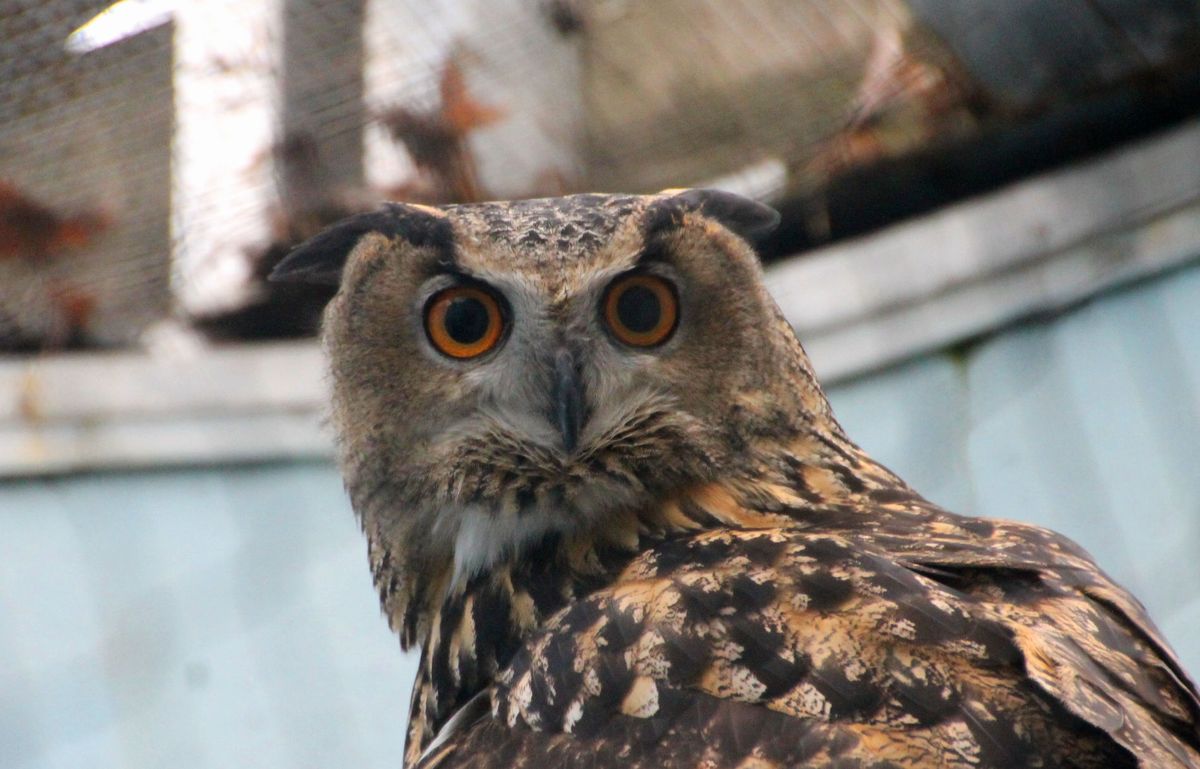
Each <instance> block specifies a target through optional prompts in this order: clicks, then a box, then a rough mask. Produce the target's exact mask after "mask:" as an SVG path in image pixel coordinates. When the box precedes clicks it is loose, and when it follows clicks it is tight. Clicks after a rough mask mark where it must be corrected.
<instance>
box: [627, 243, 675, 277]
mask: <svg viewBox="0 0 1200 769" xmlns="http://www.w3.org/2000/svg"><path fill="white" fill-rule="evenodd" d="M670 261H671V252H670V251H669V250H668V249H667V245H666V243H663V242H662V240H661V239H660V238H654V239H653V240H652V241H651V242H649V243H647V244H646V246H645V247H644V248H643V249H642V251H641V253H639V254H638V255H637V259H636V260H635V261H634V269H635V270H636V269H639V268H643V267H647V266H649V265H652V264H665V263H669V262H670Z"/></svg>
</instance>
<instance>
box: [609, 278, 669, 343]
mask: <svg viewBox="0 0 1200 769" xmlns="http://www.w3.org/2000/svg"><path fill="white" fill-rule="evenodd" d="M617 318H618V319H620V321H621V325H623V326H624V327H625V328H626V329H628V330H629V331H632V332H633V333H635V334H645V333H647V332H650V331H653V330H654V329H656V328H657V327H658V322H659V320H661V319H662V306H661V305H660V304H659V302H658V295H657V294H655V293H654V292H653V291H651V290H650V289H648V288H646V287H645V286H630V287H629V288H627V289H625V290H624V291H622V292H621V295H620V296H619V297H617Z"/></svg>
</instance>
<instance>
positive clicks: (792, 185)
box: [0, 0, 1200, 351]
mask: <svg viewBox="0 0 1200 769" xmlns="http://www.w3.org/2000/svg"><path fill="white" fill-rule="evenodd" d="M0 24H2V25H3V34H2V36H0V348H3V349H5V350H9V351H13V350H30V349H38V348H51V349H56V348H62V347H71V346H96V345H100V346H111V345H130V344H134V343H136V342H137V341H138V340H139V339H142V338H143V337H144V335H145V333H146V331H147V329H150V328H152V327H154V326H155V325H156V324H160V323H162V322H163V321H165V320H168V319H170V320H173V321H174V322H176V323H179V324H183V325H185V326H187V327H194V328H197V329H199V330H200V331H202V332H203V333H205V334H207V335H209V336H212V337H217V338H223V339H247V338H262V337H279V336H294V335H304V334H311V333H312V332H313V331H314V329H315V327H316V324H317V317H318V315H319V311H320V308H321V307H322V306H323V303H324V302H325V301H326V300H327V299H328V292H325V291H321V290H312V289H296V288H289V289H286V290H285V289H279V288H278V287H272V286H269V285H268V284H267V283H266V282H265V280H264V277H265V275H266V273H267V272H268V271H269V269H270V267H271V266H272V265H273V263H274V262H275V261H277V260H278V259H279V258H280V257H281V256H282V255H283V254H284V253H286V251H287V249H288V248H289V247H290V246H291V245H293V244H294V243H296V242H298V241H299V240H301V239H303V238H305V237H307V236H309V235H312V234H314V233H315V232H316V231H317V230H319V229H320V228H321V227H323V226H324V225H326V224H329V223H331V222H332V221H334V220H336V219H338V218H340V217H342V216H345V215H347V214H350V213H354V212H356V211H360V210H364V209H369V208H373V207H374V206H375V205H377V203H378V201H380V200H382V199H394V200H395V199H398V200H414V201H421V202H435V203H441V202H459V201H470V200H477V199H482V198H493V197H524V196H536V195H546V194H559V193H564V192H570V191H579V190H585V189H602V190H615V189H622V190H633V191H652V190H655V189H660V188H663V187H668V186H684V185H696V184H704V183H710V182H713V181H714V180H716V181H717V182H719V183H728V184H733V185H734V186H737V185H739V184H740V185H743V186H746V185H748V186H747V187H746V188H747V189H748V190H749V191H751V192H755V193H756V194H768V195H771V196H773V197H774V200H775V202H777V203H779V204H780V207H781V208H782V209H783V212H784V214H785V222H784V226H783V228H782V230H781V234H780V235H779V236H778V238H777V240H776V241H775V242H774V243H772V244H768V246H767V251H768V254H767V256H768V257H769V256H770V255H771V254H772V253H774V252H778V253H795V252H797V251H801V250H804V249H806V248H809V247H812V246H813V245H817V244H820V243H823V242H826V241H829V240H831V239H836V238H839V237H846V236H850V235H854V234H858V233H860V232H863V231H866V230H869V229H871V228H873V227H877V226H880V225H882V224H886V223H888V222H890V221H894V220H895V219H897V218H900V217H903V216H905V215H909V214H912V213H917V212H920V211H922V210H927V209H928V208H930V207H934V206H937V205H940V204H943V203H945V202H947V201H951V200H953V199H955V198H956V197H960V196H961V195H964V194H969V193H971V192H974V191H978V190H980V189H986V188H987V187H988V186H989V185H992V186H994V185H995V184H997V183H1002V182H1003V181H1004V180H1006V179H1008V178H1011V177H1012V176H1014V175H1019V174H1022V173H1028V172H1030V171H1033V170H1037V169H1038V168H1041V167H1045V166H1046V165H1051V164H1053V163H1055V162H1059V161H1061V160H1062V159H1063V158H1067V157H1071V156H1072V153H1075V154H1078V153H1079V152H1081V151H1087V150H1089V149H1094V148H1096V147H1099V146H1102V145H1103V140H1104V137H1106V136H1109V137H1112V136H1115V137H1116V139H1115V140H1119V139H1120V138H1122V137H1124V136H1127V135H1131V134H1134V133H1137V132H1138V131H1145V130H1150V129H1152V128H1154V127H1156V126H1159V125H1162V124H1164V123H1166V122H1169V121H1171V120H1174V119H1178V118H1179V117H1180V116H1181V115H1186V114H1194V113H1195V111H1196V109H1197V104H1200V98H1197V94H1198V93H1200V87H1197V83H1196V74H1195V73H1196V64H1197V60H1198V55H1197V53H1196V52H1197V51H1200V11H1198V10H1197V4H1196V3H1195V2H1194V1H1193V0H1155V2H1150V3H1145V2H1133V1H1132V0H1071V2H1062V3H1056V4H1045V3H1037V2H1031V1H1025V0H1022V2H1012V3H1004V4H994V3H987V2H982V0H981V1H979V2H976V1H974V0H972V1H971V2H963V1H962V0H955V1H953V2H952V1H951V0H807V1H806V2H792V1H791V0H743V1H742V2H737V3H728V2H719V1H718V0H660V2H656V3H630V2H625V1H624V0H498V1H493V2H488V1H487V0H431V1H429V2H415V1H414V0H261V2H255V3H240V2H234V0H205V1H204V2H196V3H183V2H174V1H173V0H122V2H117V3H115V4H109V3H107V2H85V1H83V0H47V1H45V2H34V1H33V0H0ZM1064 115H1065V116H1066V117H1065V118H1064V117H1063V116H1064ZM1049 116H1056V119H1057V121H1058V122H1055V120H1050V119H1048V118H1049ZM1080 126H1082V128H1080ZM1022 131H1024V133H1022ZM1039 131H1040V132H1039ZM931 168H933V169H934V170H933V171H932V172H931V171H930V169H931ZM740 172H745V173H742V174H741V175H738V174H739V173H740ZM731 175H732V176H731Z"/></svg>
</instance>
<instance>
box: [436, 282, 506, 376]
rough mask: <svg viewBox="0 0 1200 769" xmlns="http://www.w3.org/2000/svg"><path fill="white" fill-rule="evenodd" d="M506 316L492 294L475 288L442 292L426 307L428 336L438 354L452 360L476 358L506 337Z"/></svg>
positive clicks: (451, 289)
mask: <svg viewBox="0 0 1200 769" xmlns="http://www.w3.org/2000/svg"><path fill="white" fill-rule="evenodd" d="M504 325H505V323H504V313H503V312H501V310H500V303H499V302H498V301H496V297H495V296H493V295H492V294H491V293H490V292H488V291H485V290H484V289H482V288H477V287H475V286H454V287H452V288H447V289H445V290H444V291H439V292H438V293H436V294H434V295H433V297H431V298H430V300H429V301H428V302H427V303H426V304H425V334H426V335H427V336H428V337H429V342H430V344H432V345H433V346H434V347H435V348H436V349H437V350H438V352H440V353H442V354H443V355H448V356H450V357H451V358H458V359H460V360H464V359H466V358H476V357H478V356H480V355H483V354H484V353H485V352H487V351H489V350H491V349H492V348H494V347H495V346H496V344H497V343H498V342H499V341H500V337H501V336H503V334H504Z"/></svg>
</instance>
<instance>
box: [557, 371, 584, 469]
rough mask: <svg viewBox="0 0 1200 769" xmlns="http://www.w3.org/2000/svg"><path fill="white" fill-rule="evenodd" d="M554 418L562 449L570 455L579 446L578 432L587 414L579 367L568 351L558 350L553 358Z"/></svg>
mask: <svg viewBox="0 0 1200 769" xmlns="http://www.w3.org/2000/svg"><path fill="white" fill-rule="evenodd" d="M554 416H555V421H556V422H557V424H558V432H559V434H560V435H562V441H563V448H564V449H566V451H567V453H568V454H571V453H573V452H574V451H575V447H576V446H577V445H579V432H580V430H582V429H583V425H584V423H585V422H586V421H587V414H586V413H585V408H584V400H583V382H582V381H581V379H580V376H579V365H578V364H577V363H576V361H575V356H574V355H572V354H571V353H570V352H569V351H568V350H559V351H558V354H557V355H555V356H554Z"/></svg>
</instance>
